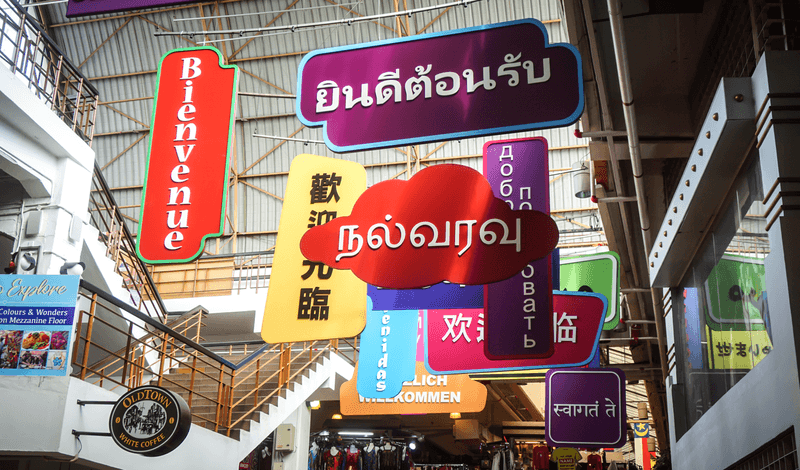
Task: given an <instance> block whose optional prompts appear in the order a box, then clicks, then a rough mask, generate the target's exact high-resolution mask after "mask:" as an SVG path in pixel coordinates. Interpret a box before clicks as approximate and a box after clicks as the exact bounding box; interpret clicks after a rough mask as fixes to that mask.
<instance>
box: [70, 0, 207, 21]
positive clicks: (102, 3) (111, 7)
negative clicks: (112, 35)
mask: <svg viewBox="0 0 800 470" xmlns="http://www.w3.org/2000/svg"><path fill="white" fill-rule="evenodd" d="M200 1H202V0H69V2H67V18H72V17H75V16H86V15H99V14H100V13H113V12H115V11H129V10H138V9H139V8H154V7H164V6H167V5H178V4H181V3H199V2H200Z"/></svg>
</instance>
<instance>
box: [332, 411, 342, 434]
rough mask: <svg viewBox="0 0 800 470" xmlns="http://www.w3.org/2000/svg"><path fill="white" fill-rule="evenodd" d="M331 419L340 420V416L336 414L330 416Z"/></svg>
mask: <svg viewBox="0 0 800 470" xmlns="http://www.w3.org/2000/svg"><path fill="white" fill-rule="evenodd" d="M331 419H342V415H340V414H339V413H336V414H334V415H333V416H331ZM340 434H341V433H340Z"/></svg>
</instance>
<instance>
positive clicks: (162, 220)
mask: <svg viewBox="0 0 800 470" xmlns="http://www.w3.org/2000/svg"><path fill="white" fill-rule="evenodd" d="M84 1H86V2H89V0H84ZM238 71H239V69H238V68H237V67H236V66H235V65H223V59H222V55H221V54H220V53H219V51H218V50H217V49H214V48H212V47H197V48H190V49H175V50H173V51H170V52H168V53H167V54H165V55H164V57H163V58H162V59H161V64H160V66H159V68H158V81H157V85H156V91H155V103H154V105H153V119H152V124H151V126H150V147H149V153H148V155H147V173H146V175H145V181H144V189H143V190H142V210H141V216H140V220H139V233H138V237H137V244H136V253H137V255H138V256H139V258H140V259H142V261H145V262H147V263H180V262H187V261H191V260H193V259H195V258H197V257H198V256H200V254H201V253H202V251H203V247H204V245H205V241H206V239H207V238H209V237H217V236H220V235H221V234H222V231H223V223H224V221H225V206H226V200H227V196H228V169H229V166H230V154H231V145H232V139H231V136H232V133H233V124H234V110H235V106H234V104H235V101H236V84H237V78H238V75H239V73H238Z"/></svg>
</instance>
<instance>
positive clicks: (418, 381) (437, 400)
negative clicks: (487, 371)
mask: <svg viewBox="0 0 800 470" xmlns="http://www.w3.org/2000/svg"><path fill="white" fill-rule="evenodd" d="M358 373H359V372H358V365H357V366H356V373H355V375H354V378H353V379H351V380H349V381H347V382H345V383H343V384H342V387H341V389H340V391H339V409H340V410H341V412H342V414H343V415H348V416H353V415H397V414H422V413H455V412H459V413H479V412H481V411H483V408H484V407H485V406H486V386H485V385H483V384H482V383H480V382H477V381H474V380H472V379H470V378H469V376H468V375H466V374H461V375H449V376H448V375H434V374H431V373H429V372H428V371H427V370H425V364H424V363H423V362H417V363H416V369H415V375H414V379H413V380H409V381H406V382H404V383H403V388H402V389H401V390H400V393H398V394H397V395H396V396H394V397H391V398H366V397H363V396H361V395H359V393H358V392H357V390H356V379H355V377H356V376H357V375H358Z"/></svg>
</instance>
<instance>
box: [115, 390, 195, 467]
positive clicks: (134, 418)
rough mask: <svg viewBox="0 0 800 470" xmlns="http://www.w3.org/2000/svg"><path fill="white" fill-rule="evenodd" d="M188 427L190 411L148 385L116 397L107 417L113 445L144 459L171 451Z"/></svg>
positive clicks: (178, 399) (174, 397)
mask: <svg viewBox="0 0 800 470" xmlns="http://www.w3.org/2000/svg"><path fill="white" fill-rule="evenodd" d="M191 427H192V412H191V411H190V410H189V405H187V404H186V402H185V401H184V400H183V398H181V397H180V395H177V394H175V393H172V392H170V391H169V390H167V389H165V388H161V387H156V386H152V385H147V386H144V387H138V388H134V389H132V390H130V391H128V392H127V393H125V394H124V395H122V396H121V397H119V400H117V402H116V403H115V404H114V407H113V408H112V409H111V416H110V417H109V428H110V430H111V438H112V439H114V442H116V443H117V445H118V446H120V447H121V448H123V449H124V450H127V451H128V452H132V453H134V454H141V455H145V456H147V457H157V456H159V455H164V454H166V453H169V452H172V451H173V450H175V448H176V447H178V446H179V445H180V444H181V442H183V441H184V439H186V436H187V435H188V434H189V430H190V429H191Z"/></svg>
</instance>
